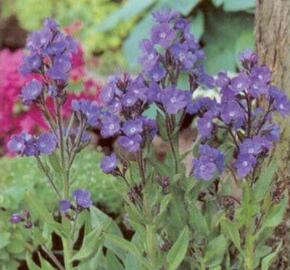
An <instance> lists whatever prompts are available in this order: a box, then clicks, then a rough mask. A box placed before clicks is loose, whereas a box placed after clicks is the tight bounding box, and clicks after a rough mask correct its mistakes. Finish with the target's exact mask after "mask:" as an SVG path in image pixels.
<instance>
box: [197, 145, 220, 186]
mask: <svg viewBox="0 0 290 270" xmlns="http://www.w3.org/2000/svg"><path fill="white" fill-rule="evenodd" d="M224 166H225V165H224V155H223V154H222V153H221V152H220V151H219V150H218V149H215V148H212V147H210V146H209V145H201V146H200V148H199V158H198V159H194V160H193V175H194V176H195V177H196V178H197V179H202V180H211V179H212V178H213V177H214V176H215V175H217V174H219V173H222V171H223V170H224Z"/></svg>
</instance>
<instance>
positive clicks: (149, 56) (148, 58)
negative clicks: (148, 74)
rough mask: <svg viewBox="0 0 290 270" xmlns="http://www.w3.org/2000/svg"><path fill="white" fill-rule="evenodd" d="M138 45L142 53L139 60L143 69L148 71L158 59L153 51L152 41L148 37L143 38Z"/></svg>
mask: <svg viewBox="0 0 290 270" xmlns="http://www.w3.org/2000/svg"><path fill="white" fill-rule="evenodd" d="M140 47H141V49H142V50H143V54H142V56H141V57H140V59H139V62H140V64H141V65H142V68H143V69H144V70H145V71H150V70H151V69H152V68H153V67H154V66H155V64H156V63H157V61H158V59H159V56H158V53H157V52H156V51H155V49H154V45H153V43H152V42H151V41H150V40H148V39H144V40H143V41H142V42H141V44H140Z"/></svg>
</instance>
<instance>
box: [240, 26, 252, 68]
mask: <svg viewBox="0 0 290 270" xmlns="http://www.w3.org/2000/svg"><path fill="white" fill-rule="evenodd" d="M254 47H255V44H254V33H253V29H249V30H248V31H244V32H243V33H242V34H241V35H240V36H239V37H238V39H237V41H236V45H235V55H236V63H237V65H241V64H240V61H239V58H238V57H237V56H238V55H239V54H240V53H241V52H243V51H244V50H245V49H248V48H249V49H254Z"/></svg>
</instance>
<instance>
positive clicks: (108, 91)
mask: <svg viewBox="0 0 290 270" xmlns="http://www.w3.org/2000/svg"><path fill="white" fill-rule="evenodd" d="M111 80H112V78H111ZM115 92H116V82H115V81H110V82H109V83H107V84H106V85H105V86H104V88H103V89H102V91H101V93H100V98H101V100H102V102H103V103H104V104H108V103H109V102H111V101H112V100H113V98H114V96H115Z"/></svg>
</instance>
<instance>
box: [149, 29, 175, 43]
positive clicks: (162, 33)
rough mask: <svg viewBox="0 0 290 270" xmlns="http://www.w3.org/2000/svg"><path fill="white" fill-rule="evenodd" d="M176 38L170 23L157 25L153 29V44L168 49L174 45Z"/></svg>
mask: <svg viewBox="0 0 290 270" xmlns="http://www.w3.org/2000/svg"><path fill="white" fill-rule="evenodd" d="M175 36H176V32H175V31H174V30H173V29H172V28H171V27H170V25H169V24H168V23H161V24H157V25H155V26H153V28H152V29H151V40H152V42H153V43H154V44H159V45H160V46H162V47H163V48H168V47H169V46H170V45H171V44H172V42H173V40H174V38H175Z"/></svg>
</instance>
